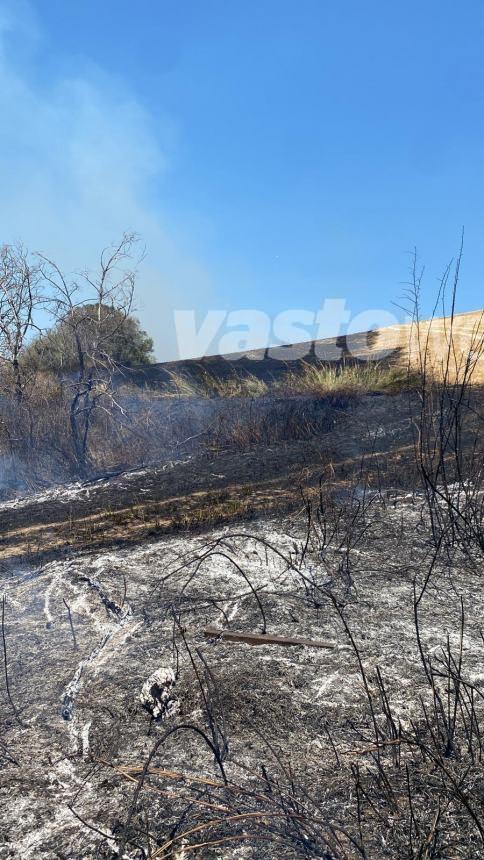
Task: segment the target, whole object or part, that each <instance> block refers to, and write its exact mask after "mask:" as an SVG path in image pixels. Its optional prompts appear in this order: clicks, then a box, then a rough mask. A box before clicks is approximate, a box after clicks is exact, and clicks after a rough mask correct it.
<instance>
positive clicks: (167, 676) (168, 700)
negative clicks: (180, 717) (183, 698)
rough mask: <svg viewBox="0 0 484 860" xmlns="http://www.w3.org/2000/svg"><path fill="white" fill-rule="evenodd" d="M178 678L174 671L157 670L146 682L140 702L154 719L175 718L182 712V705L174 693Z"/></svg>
mask: <svg viewBox="0 0 484 860" xmlns="http://www.w3.org/2000/svg"><path fill="white" fill-rule="evenodd" d="M175 683H176V678H175V673H174V671H173V669H166V668H162V669H156V671H155V672H153V673H152V674H151V675H150V677H149V678H147V680H146V681H145V682H144V684H143V686H142V688H141V693H140V697H139V698H140V702H141V704H142V705H143V707H144V708H146V710H147V711H149V713H150V714H151V715H152V717H154V719H155V720H156V719H168V718H169V717H175V716H176V715H177V714H178V713H179V711H180V703H179V701H178V699H177V697H176V695H175V694H174V692H173V687H174V686H175Z"/></svg>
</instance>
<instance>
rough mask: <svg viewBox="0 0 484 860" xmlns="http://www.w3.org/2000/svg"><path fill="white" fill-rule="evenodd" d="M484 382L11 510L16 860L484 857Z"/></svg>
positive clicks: (235, 436)
mask: <svg viewBox="0 0 484 860" xmlns="http://www.w3.org/2000/svg"><path fill="white" fill-rule="evenodd" d="M472 354H473V356H475V351H474V352H473V353H472ZM476 360H477V359H472V361H474V364H473V363H472V361H470V362H469V363H467V362H466V363H465V364H464V366H463V370H462V374H461V376H460V377H459V378H457V380H454V381H453V380H452V379H451V378H450V377H449V376H448V375H445V374H444V379H443V381H440V382H434V381H433V380H431V379H429V378H427V377H426V375H425V372H423V373H422V374H421V378H420V382H419V387H418V388H417V389H415V388H414V387H410V386H407V388H406V390H403V391H399V392H395V393H393V394H382V393H379V394H378V396H377V395H375V394H374V395H373V396H372V395H369V394H364V393H363V394H358V395H354V396H352V397H348V396H343V395H342V394H341V393H340V394H339V395H334V394H332V395H331V396H328V397H324V398H322V397H319V398H318V397H317V396H315V395H314V394H313V395H311V396H309V395H306V396H304V397H295V396H292V395H291V396H288V397H287V398H286V400H284V399H283V398H272V399H270V400H264V399H259V400H257V406H255V405H254V401H253V400H251V399H246V400H243V399H237V398H236V399H230V401H229V402H228V405H224V406H223V408H222V407H220V404H219V403H218V404H217V405H216V407H214V406H213V404H211V403H210V404H209V406H208V407H204V408H203V409H201V410H197V413H196V414H197V416H198V418H199V417H200V415H202V418H203V415H205V418H203V420H202V424H201V426H202V433H203V432H204V431H203V428H204V427H205V428H207V421H206V420H205V419H206V416H207V414H208V413H210V421H209V427H210V433H208V434H206V438H205V439H204V442H203V444H200V442H199V441H197V442H196V444H195V445H194V446H193V447H191V448H189V450H184V451H182V450H179V451H178V455H177V456H176V457H175V456H172V457H168V456H166V457H165V458H164V459H162V460H161V461H160V462H159V463H158V464H157V465H156V466H153V467H151V466H150V467H144V468H140V469H136V470H132V471H125V472H123V473H121V474H119V475H115V476H112V475H111V476H109V475H105V476H104V477H102V478H99V476H97V477H95V478H94V479H93V480H91V481H84V482H78V483H74V484H71V485H67V486H63V485H60V486H57V487H53V488H50V489H46V490H45V491H42V492H40V493H38V494H34V495H31V496H27V497H24V498H14V499H10V500H9V501H5V502H3V503H2V504H1V505H0V517H1V520H2V536H1V543H0V565H1V568H0V570H1V577H2V592H3V594H4V597H3V601H2V607H1V608H2V623H1V648H0V650H1V654H2V663H3V679H2V696H1V698H0V719H1V725H2V734H1V737H0V756H1V787H0V793H1V804H0V858H2V860H3V858H5V860H7V858H16V857H21V858H25V860H33V858H38V857H45V858H47V860H48V858H71V857H72V858H77V857H79V858H86V860H88V858H97V857H106V858H116V857H124V858H131V860H142V858H150V857H151V858H157V857H159V858H178V860H182V858H184V860H186V858H188V857H194V858H197V857H199V858H218V857H220V858H222V857H223V858H232V857H233V858H259V857H267V858H272V857H274V858H276V857H281V858H287V860H292V858H298V857H306V858H319V860H353V858H363V860H365V859H366V858H368V860H369V858H371V859H372V860H373V858H385V857H389V858H395V860H400V858H403V857H408V858H410V860H417V858H419V860H431V858H442V860H443V858H467V860H471V858H479V857H484V769H483V762H482V760H483V754H484V752H483V745H484V739H483V737H484V736H483V727H484V671H483V665H482V656H483V652H484V649H483V645H484V638H483V630H482V614H483V609H484V596H483V592H482V582H481V576H482V560H483V551H484V533H483V528H482V513H483V509H484V483H483V462H484V460H483V449H482V442H483V439H482V391H481V390H480V389H479V388H477V387H476V386H472V385H471V382H470V373H471V371H472V369H473V367H474V365H475V361H476ZM193 406H195V408H196V406H197V404H196V403H194V402H192V407H193ZM170 409H171V406H170ZM180 409H182V403H181V401H177V402H176V403H175V406H174V410H175V419H174V422H175V423H172V424H171V425H170V426H171V428H172V430H173V436H174V438H175V437H176V436H177V435H180V433H179V427H178V429H176V427H177V426H178V425H177V424H176V420H177V419H176V415H177V414H178V413H177V410H178V412H179V411H180ZM214 409H215V412H217V420H216V422H215V424H214V421H213V420H212V419H213V417H214V411H213V410H214ZM204 410H205V411H204ZM207 410H208V413H207ZM167 414H170V415H171V418H170V420H172V418H173V414H172V413H171V412H169V413H167ZM182 418H183V415H182ZM183 420H185V419H183ZM204 422H205V423H204ZM190 423H192V424H194V422H193V421H191V420H190ZM194 429H196V427H194ZM198 435H199V434H197V433H195V434H194V436H197V440H198Z"/></svg>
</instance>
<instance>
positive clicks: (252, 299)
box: [0, 0, 484, 358]
mask: <svg viewBox="0 0 484 860" xmlns="http://www.w3.org/2000/svg"><path fill="white" fill-rule="evenodd" d="M483 43H484V5H483V4H482V2H481V0H463V2H461V3H456V2H455V0H454V2H448V0H439V2H434V0H424V2H422V0H420V2H414V0H407V2H405V3H388V2H383V0H380V2H371V0H368V2H365V3H362V2H361V0H352V2H349V0H332V2H328V0H300V1H299V2H297V3H296V2H292V0H291V2H288V0H258V2H255V0H246V2H243V3H242V2H234V0H204V2H199V0H197V2H193V0H192V2H187V0H178V2H172V0H170V2H167V0H138V3H137V4H133V3H132V2H126V0H102V2H101V3H99V2H94V0H83V2H82V3H81V2H65V0H32V2H30V3H27V2H25V3H24V2H22V0H16V2H15V3H13V2H12V3H11V2H5V0H0V110H1V123H0V156H1V158H0V182H1V186H2V207H1V212H0V231H1V232H0V235H1V239H2V241H12V240H13V239H23V240H24V241H25V242H26V243H27V244H28V245H29V247H31V248H32V249H33V250H36V249H40V250H43V251H44V252H47V253H49V254H50V255H52V256H55V257H56V259H58V260H59V262H61V263H62V264H63V265H64V266H66V267H67V268H76V267H77V268H79V267H81V266H84V265H86V264H90V263H92V262H93V261H94V260H95V256H96V254H97V252H98V250H99V249H100V248H101V247H102V245H103V244H106V243H107V242H109V241H110V240H112V239H115V238H116V237H117V236H118V235H119V234H120V232H121V231H122V230H123V229H129V230H131V229H133V230H136V231H137V232H139V233H140V234H141V235H142V236H143V239H144V241H145V242H146V245H147V251H148V254H147V258H146V261H145V263H144V265H143V268H142V270H141V272H140V279H139V293H138V307H139V316H140V317H141V320H142V322H143V324H144V325H145V327H147V328H148V329H149V331H150V332H151V333H153V334H154V336H155V339H156V347H157V354H158V356H159V357H160V358H169V357H173V356H175V355H176V353H177V347H176V343H175V336H174V324H173V309H174V308H185V309H192V308H193V309H194V310H196V311H197V319H199V320H202V319H203V316H204V314H205V313H206V311H208V310H210V309H220V310H239V309H246V308H248V309H256V310H259V311H261V312H266V313H268V314H270V315H272V316H274V315H275V314H277V313H278V312H280V311H285V310H287V309H291V308H303V309H308V310H311V311H317V310H318V308H320V306H321V304H322V302H323V300H324V299H325V298H340V299H345V300H346V303H347V307H348V308H349V309H350V311H351V315H352V316H355V315H356V314H359V313H361V312H362V311H364V310H366V309H368V308H380V309H387V310H391V311H393V312H394V313H397V311H396V310H395V307H394V306H393V305H392V302H395V301H397V302H398V301H399V299H400V298H401V295H402V292H403V285H404V282H405V281H406V279H407V277H408V268H409V263H410V253H411V251H412V249H413V247H414V246H417V248H418V250H419V254H420V258H421V260H422V262H424V263H425V265H426V280H425V287H426V294H427V300H426V302H427V303H426V306H425V309H426V310H428V309H429V308H430V306H431V298H432V296H433V294H434V291H435V287H436V283H437V278H438V276H439V274H440V273H441V271H442V270H443V268H444V266H445V264H446V263H447V262H448V260H449V259H450V258H451V257H452V256H453V254H454V253H455V251H456V249H457V247H458V244H459V237H460V231H461V227H462V226H463V225H464V226H465V231H466V240H465V256H464V265H463V270H462V284H461V290H460V297H459V302H458V309H459V310H470V309H475V308H478V307H480V306H482V304H483V301H482V283H483V276H484V252H483V248H482V245H483V235H484V232H483V231H484V209H483V200H484V193H483V192H484V170H483V168H484V145H483V144H484V63H483V61H482V45H483ZM300 339H304V338H303V337H301V338H300ZM184 351H185V353H186V354H188V353H189V352H190V350H189V347H187V346H186V347H185V348H184Z"/></svg>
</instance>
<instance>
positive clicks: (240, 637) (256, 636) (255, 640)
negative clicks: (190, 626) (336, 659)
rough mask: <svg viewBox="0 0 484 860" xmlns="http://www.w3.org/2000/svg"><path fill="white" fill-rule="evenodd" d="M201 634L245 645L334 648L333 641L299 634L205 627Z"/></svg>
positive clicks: (209, 637)
mask: <svg viewBox="0 0 484 860" xmlns="http://www.w3.org/2000/svg"><path fill="white" fill-rule="evenodd" d="M203 635H204V636H206V637H207V638H208V639H223V640H224V642H243V643H244V644H245V645H283V646H287V645H305V646H306V647H308V648H335V647H336V643H335V642H329V641H322V640H320V639H306V638H304V637H301V636H271V635H270V634H269V633H241V632H240V631H236V630H219V629H218V628H217V627H206V628H205V630H204V631H203Z"/></svg>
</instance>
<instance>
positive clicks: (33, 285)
mask: <svg viewBox="0 0 484 860" xmlns="http://www.w3.org/2000/svg"><path fill="white" fill-rule="evenodd" d="M39 274H40V273H39V269H38V267H37V266H36V265H33V264H32V262H31V261H30V259H29V255H28V252H27V251H26V250H25V249H24V248H23V246H22V245H17V246H13V245H4V246H3V247H2V248H1V249H0V372H2V371H3V373H2V376H3V381H4V384H5V383H6V384H7V387H8V388H10V387H12V388H13V391H14V394H15V398H16V400H17V402H18V403H21V402H22V399H23V395H24V391H25V385H26V375H25V368H24V366H23V364H22V356H23V353H24V351H25V348H26V344H27V341H28V338H29V335H30V334H31V333H32V331H33V330H34V329H35V328H36V325H35V322H34V312H35V309H36V307H37V306H38V305H39V303H40V294H39Z"/></svg>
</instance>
